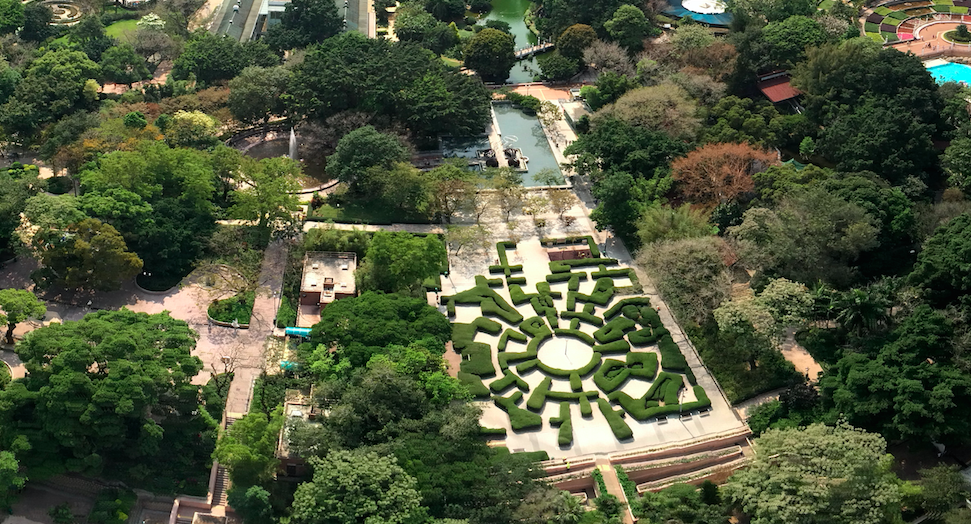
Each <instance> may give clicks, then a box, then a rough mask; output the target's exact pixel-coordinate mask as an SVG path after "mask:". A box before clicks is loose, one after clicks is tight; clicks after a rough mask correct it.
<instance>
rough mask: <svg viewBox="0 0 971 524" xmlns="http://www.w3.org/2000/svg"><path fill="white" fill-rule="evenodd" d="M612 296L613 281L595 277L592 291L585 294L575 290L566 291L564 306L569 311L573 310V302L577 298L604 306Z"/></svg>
mask: <svg viewBox="0 0 971 524" xmlns="http://www.w3.org/2000/svg"><path fill="white" fill-rule="evenodd" d="M613 296H614V281H613V280H612V279H609V278H601V279H597V282H596V283H595V284H594V285H593V291H592V292H591V293H590V294H589V295H585V294H583V293H579V292H577V291H572V292H570V293H567V299H566V304H567V305H566V308H567V309H569V310H570V311H573V310H575V309H576V307H575V303H576V301H577V300H579V301H580V302H593V303H594V304H596V305H598V306H606V305H607V303H608V302H610V299H611V298H613ZM571 304H573V305H571Z"/></svg>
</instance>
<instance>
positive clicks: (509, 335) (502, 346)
mask: <svg viewBox="0 0 971 524" xmlns="http://www.w3.org/2000/svg"><path fill="white" fill-rule="evenodd" d="M510 339H511V340H516V341H519V342H526V341H527V340H529V338H528V337H527V336H526V335H523V334H522V333H520V332H518V331H516V330H514V329H511V328H507V329H506V330H505V331H503V332H502V335H500V336H499V345H498V346H497V347H498V349H499V351H505V350H506V345H508V344H509V340H510Z"/></svg>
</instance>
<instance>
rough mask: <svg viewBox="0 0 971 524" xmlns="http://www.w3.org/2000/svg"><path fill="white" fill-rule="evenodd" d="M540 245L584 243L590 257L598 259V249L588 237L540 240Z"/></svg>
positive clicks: (591, 238) (595, 242)
mask: <svg viewBox="0 0 971 524" xmlns="http://www.w3.org/2000/svg"><path fill="white" fill-rule="evenodd" d="M539 242H540V244H542V245H544V246H546V245H550V244H552V245H554V246H556V245H561V244H579V243H581V242H586V243H587V246H589V247H590V256H591V257H593V258H600V248H598V247H597V241H596V240H594V239H593V237H592V236H590V235H584V236H577V237H563V238H541V239H539Z"/></svg>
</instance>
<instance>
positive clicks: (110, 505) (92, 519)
mask: <svg viewBox="0 0 971 524" xmlns="http://www.w3.org/2000/svg"><path fill="white" fill-rule="evenodd" d="M136 500H138V497H137V496H136V495H135V492H134V491H131V490H121V489H117V488H104V489H102V490H101V491H100V492H98V498H97V499H96V500H95V502H94V507H93V508H91V513H90V514H88V522H89V523H92V524H124V523H125V522H126V521H127V520H128V514H129V513H130V512H131V508H132V506H133V505H134V504H135V501H136Z"/></svg>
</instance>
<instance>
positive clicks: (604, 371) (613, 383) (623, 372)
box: [593, 358, 630, 393]
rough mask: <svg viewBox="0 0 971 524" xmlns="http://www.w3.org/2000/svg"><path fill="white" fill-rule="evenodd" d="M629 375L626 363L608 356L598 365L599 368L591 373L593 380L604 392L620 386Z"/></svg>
mask: <svg viewBox="0 0 971 524" xmlns="http://www.w3.org/2000/svg"><path fill="white" fill-rule="evenodd" d="M629 376H630V370H629V369H628V368H627V364H626V363H624V362H621V361H620V360H615V359H612V358H608V359H606V360H604V361H603V364H601V365H600V369H598V370H597V372H596V373H595V374H594V375H593V381H594V383H595V384H597V387H598V388H600V390H601V391H603V392H604V393H610V392H611V391H613V390H615V389H617V388H619V387H620V385H621V384H623V383H624V381H626V380H627V378H628V377H629Z"/></svg>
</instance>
